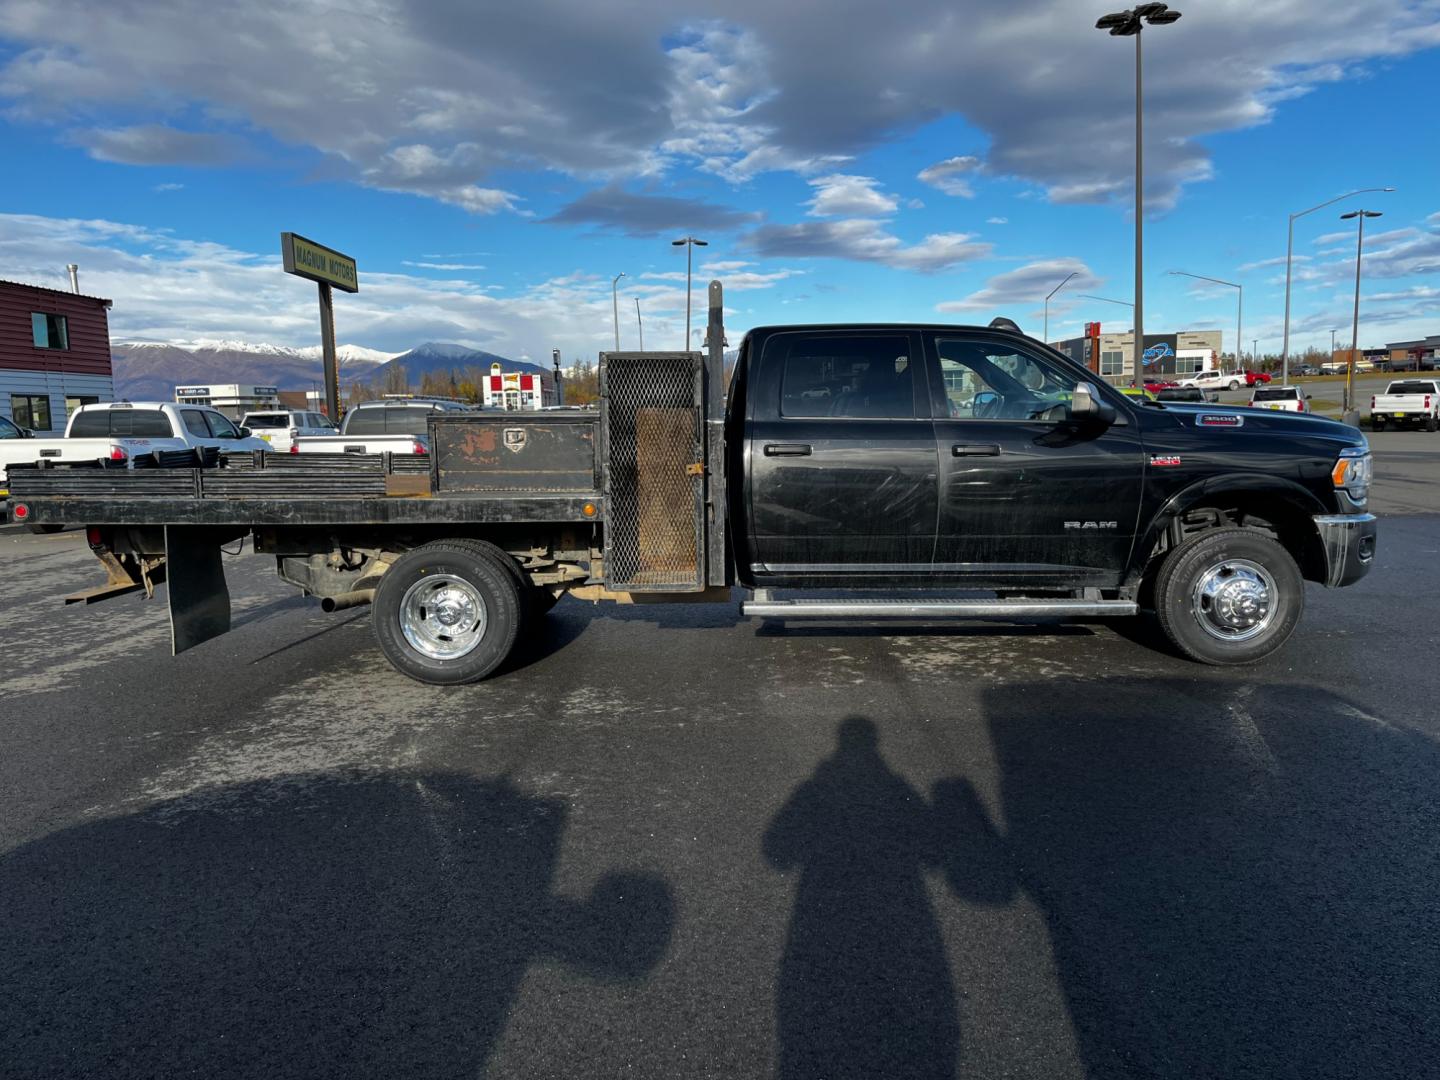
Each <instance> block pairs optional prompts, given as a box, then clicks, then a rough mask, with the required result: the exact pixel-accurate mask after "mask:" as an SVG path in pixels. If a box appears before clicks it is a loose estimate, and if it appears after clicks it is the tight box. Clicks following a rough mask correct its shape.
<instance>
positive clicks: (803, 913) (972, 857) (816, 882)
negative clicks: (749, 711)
mask: <svg viewBox="0 0 1440 1080" xmlns="http://www.w3.org/2000/svg"><path fill="white" fill-rule="evenodd" d="M763 850H764V854H765V858H766V859H767V860H768V861H769V863H770V865H771V866H773V867H775V868H776V869H779V870H784V871H790V870H795V869H798V870H799V872H800V878H799V882H798V884H797V886H796V892H795V903H794V911H793V914H792V916H791V920H790V928H789V933H788V935H787V939H786V944H785V953H784V957H783V959H782V961H781V967H780V975H779V980H778V985H777V991H776V1021H777V1044H778V1046H777V1061H778V1072H777V1074H778V1075H779V1076H780V1077H781V1078H783V1080H794V1078H799V1077H815V1078H821V1077H825V1078H837V1077H850V1076H854V1077H886V1078H898V1077H937V1078H938V1077H947V1078H948V1077H953V1076H954V1075H955V1070H956V1066H957V1062H958V1060H959V1050H960V1028H959V1020H958V1012H957V1003H956V993H955V986H954V983H953V980H952V978H951V974H950V965H949V963H948V961H947V959H946V956H945V949H944V943H943V941H942V939H941V936H940V929H939V925H938V923H937V921H936V918H935V913H934V911H933V910H932V908H931V905H930V900H929V896H928V894H927V891H926V884H925V875H926V872H927V871H934V870H939V869H942V868H943V869H944V871H945V877H946V880H947V881H948V882H949V883H950V887H951V888H952V890H954V891H955V892H956V894H957V895H959V896H962V897H965V898H966V899H969V900H972V901H975V902H979V903H1004V902H1006V901H1008V900H1009V898H1010V896H1011V894H1012V892H1013V883H1012V880H1011V877H1010V875H1009V872H1008V870H1007V868H1006V867H1005V865H1004V863H1003V859H1001V858H1000V850H999V845H998V841H997V840H996V839H995V835H994V831H993V829H991V828H990V826H989V823H988V820H987V819H986V818H985V815H984V813H983V811H982V810H981V808H980V805H979V802H978V800H977V799H976V798H975V796H974V793H973V792H972V791H971V789H970V788H969V786H968V785H967V784H965V783H964V782H963V781H959V780H954V781H945V782H943V783H942V784H940V785H937V789H936V791H935V794H934V798H933V800H932V801H928V802H927V800H926V799H925V798H924V797H923V796H922V795H920V793H918V792H917V791H915V790H914V789H913V788H912V787H911V786H910V785H909V784H907V783H906V782H905V781H904V780H903V779H902V778H901V777H900V776H898V775H896V774H895V773H894V772H892V771H891V770H890V768H889V767H888V766H887V765H886V764H885V761H884V759H883V758H882V757H881V755H880V752H879V747H878V742H877V734H876V728H875V725H874V724H873V723H872V722H871V721H870V720H867V719H864V718H862V717H849V718H847V719H846V720H844V721H843V722H842V723H841V724H840V728H839V733H838V740H837V745H836V749H835V752H834V754H833V755H832V756H831V757H829V758H827V759H826V760H824V761H822V762H821V763H820V765H819V766H818V767H817V768H816V770H815V773H814V775H813V776H811V777H810V778H809V779H808V780H806V781H805V782H804V783H802V784H801V785H800V787H799V788H797V789H796V791H795V792H794V793H793V794H792V795H791V796H790V798H789V800H788V801H787V802H786V803H785V805H784V807H783V808H782V809H781V810H780V811H779V813H778V814H777V815H776V816H775V819H774V820H773V821H772V822H771V823H770V825H769V828H768V829H767V830H766V833H765V837H764V841H763Z"/></svg>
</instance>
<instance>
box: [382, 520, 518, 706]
mask: <svg viewBox="0 0 1440 1080" xmlns="http://www.w3.org/2000/svg"><path fill="white" fill-rule="evenodd" d="M524 612H525V606H524V597H523V595H522V594H521V591H520V588H519V586H518V585H517V584H516V578H515V575H514V574H512V573H511V572H510V571H509V570H507V568H506V567H505V566H504V565H503V564H502V563H501V562H500V561H499V560H497V559H495V558H493V557H491V556H490V555H489V554H488V552H486V551H484V550H483V549H481V548H480V545H478V544H475V543H473V542H467V541H463V540H439V541H436V542H435V543H431V544H425V545H424V546H423V547H418V548H415V549H414V550H412V551H407V552H406V553H405V554H404V555H402V556H400V558H398V559H397V560H395V564H394V565H393V566H392V567H391V568H390V569H389V570H388V571H387V572H386V573H385V576H384V577H382V578H381V579H380V585H379V587H378V588H377V589H376V591H375V601H374V612H373V615H374V623H373V625H374V628H375V639H376V641H377V642H378V643H379V645H380V650H381V651H382V652H383V653H384V654H385V658H386V659H387V660H389V661H390V663H391V664H393V665H394V666H395V667H396V669H398V670H399V671H401V672H402V673H404V674H405V675H408V676H410V678H412V679H416V680H418V681H419V682H423V683H430V684H432V685H435V686H458V685H461V684H464V683H472V682H478V681H479V680H481V679H483V678H485V677H486V676H487V675H489V674H491V673H492V672H493V671H494V670H495V669H496V668H498V667H499V666H500V665H501V664H503V663H504V662H505V659H506V658H507V657H508V656H509V655H510V651H511V649H513V648H514V647H515V641H516V638H517V637H518V636H519V633H520V626H521V623H522V622H523V621H524Z"/></svg>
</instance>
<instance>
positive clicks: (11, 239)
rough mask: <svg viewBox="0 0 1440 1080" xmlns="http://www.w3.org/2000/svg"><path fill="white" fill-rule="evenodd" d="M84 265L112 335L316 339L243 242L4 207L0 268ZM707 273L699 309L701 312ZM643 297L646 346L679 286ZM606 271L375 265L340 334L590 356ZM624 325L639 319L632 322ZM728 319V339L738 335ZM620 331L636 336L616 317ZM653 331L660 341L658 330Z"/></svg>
mask: <svg viewBox="0 0 1440 1080" xmlns="http://www.w3.org/2000/svg"><path fill="white" fill-rule="evenodd" d="M66 262H76V263H79V264H80V272H81V275H82V278H81V280H82V282H83V284H84V287H85V291H86V292H87V293H89V294H91V295H97V296H104V297H108V298H110V299H111V300H113V301H114V307H113V308H112V310H111V312H110V331H111V337H112V340H114V341H134V340H141V341H195V340H197V339H226V340H245V341H251V342H267V343H274V344H279V345H289V346H295V347H300V346H306V345H312V344H314V343H315V342H316V340H317V338H318V335H319V327H318V325H317V322H316V315H315V289H314V287H313V286H312V285H310V284H309V283H308V282H305V281H302V280H300V279H299V278H296V277H293V276H291V275H288V274H286V273H284V272H283V270H282V269H281V267H280V259H279V255H278V254H276V253H269V252H267V253H264V254H257V253H254V252H248V251H241V250H238V249H235V248H231V247H228V246H226V245H223V244H216V243H213V242H210V241H205V240H193V239H189V238H185V237H179V236H175V235H173V234H172V233H169V232H166V231H163V230H156V229H149V228H145V227H143V226H137V225H131V224H126V223H121V222H111V221H104V220H82V219H64V218H49V217H41V216H37V215H24V214H0V265H3V266H5V267H6V274H7V276H9V277H12V278H14V279H16V280H20V281H28V282H31V283H33V284H37V285H48V286H51V287H55V288H68V287H69V282H68V279H66V278H65V271H64V264H65V263H66ZM799 273H801V271H798V270H792V269H786V268H780V269H775V270H765V269H749V270H741V271H739V272H736V273H728V274H722V275H721V277H722V280H723V281H724V283H725V287H726V289H727V291H753V290H764V289H768V288H771V287H773V286H775V285H776V284H778V283H779V282H781V281H784V280H786V279H788V278H791V277H793V276H795V275H797V274H799ZM705 287H706V282H705V280H704V279H703V278H700V279H697V280H696V281H695V288H694V295H693V298H692V301H693V306H694V310H697V311H700V312H701V313H702V319H703V312H704V310H705ZM623 291H624V293H625V295H626V296H627V297H628V296H631V295H639V296H641V297H643V300H644V317H645V334H646V342H647V344H648V343H651V342H652V340H653V341H654V342H657V343H658V342H664V341H667V340H671V339H673V343H674V344H675V345H678V344H679V339H680V338H682V337H683V336H684V321H685V289H684V286H683V283H682V284H681V285H680V286H679V287H676V286H674V285H672V284H669V283H656V284H654V285H644V284H637V285H636V286H634V287H631V288H627V289H624V290H623ZM610 319H611V302H610V279H609V277H606V276H600V275H591V274H578V273H577V274H570V275H565V276H561V277H555V278H550V279H547V280H543V281H539V282H533V283H530V284H525V285H522V286H520V287H518V288H516V289H512V290H498V289H496V287H495V286H494V285H487V284H476V283H472V282H469V281H465V280H463V279H456V278H443V279H440V278H434V277H429V276H425V277H421V276H416V275H411V274H405V273H391V272H384V271H373V270H372V271H367V270H365V269H364V268H363V265H362V271H361V277H360V291H359V292H358V293H355V294H353V295H350V294H347V295H343V296H339V297H337V298H336V301H335V320H336V324H337V330H338V332H339V334H340V336H341V337H342V339H343V340H346V341H351V342H356V343H358V344H361V345H365V346H368V347H371V348H379V349H384V350H388V351H399V350H402V349H406V348H410V347H413V346H414V345H416V344H418V343H420V342H423V341H456V342H460V343H464V344H470V345H473V346H476V347H481V348H486V349H489V350H491V351H494V352H497V353H500V354H501V355H506V356H516V357H518V356H520V355H522V354H523V353H530V354H532V355H536V356H548V355H549V353H550V349H551V348H552V347H559V348H560V349H561V350H562V352H563V353H564V355H565V356H567V357H571V356H585V357H591V358H593V357H594V355H595V353H596V351H597V350H598V349H600V348H603V347H607V343H608V342H610V341H611V340H612V339H611V336H610V335H611V330H610ZM628 325H633V323H632V324H628ZM743 329H744V328H743V327H740V326H736V327H732V337H733V338H734V340H738V337H735V335H737V334H739V333H741V332H743ZM621 333H622V335H623V334H626V333H628V329H627V323H626V322H625V321H624V320H622V323H621ZM652 334H653V335H654V337H653V339H652V337H651V335H652Z"/></svg>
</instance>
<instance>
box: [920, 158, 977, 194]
mask: <svg viewBox="0 0 1440 1080" xmlns="http://www.w3.org/2000/svg"><path fill="white" fill-rule="evenodd" d="M981 166H982V162H981V161H980V159H979V158H977V157H971V156H969V155H966V156H964V157H952V158H946V159H945V160H944V161H937V162H936V163H935V164H934V165H931V166H929V167H928V168H924V169H921V170H920V172H919V173H918V174H917V175H916V179H917V180H920V181H922V182H924V183H926V184H929V185H930V186H931V187H933V188H936V189H937V190H939V191H943V192H944V193H945V194H946V195H957V196H959V197H960V198H962V199H969V198H972V197H973V196H974V195H975V190H974V189H973V188H972V187H971V186H970V182H969V181H968V180H966V179H964V178H965V177H967V176H971V175H973V174H975V173H976V172H978V171H979V170H980V168H981Z"/></svg>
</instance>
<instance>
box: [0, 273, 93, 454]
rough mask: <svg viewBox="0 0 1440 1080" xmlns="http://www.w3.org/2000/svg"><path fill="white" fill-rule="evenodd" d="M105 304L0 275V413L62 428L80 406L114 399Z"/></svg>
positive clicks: (46, 429) (45, 429)
mask: <svg viewBox="0 0 1440 1080" xmlns="http://www.w3.org/2000/svg"><path fill="white" fill-rule="evenodd" d="M71 280H72V281H74V280H75V277H74V276H73V274H72V277H71ZM109 309H110V301H109V300H105V299H102V298H101V297H98V296H82V295H81V294H80V293H79V291H78V289H77V290H76V291H73V292H65V291H63V290H61V289H46V288H43V287H41V286H39V285H24V284H21V283H19V282H14V281H0V415H3V416H6V417H9V418H10V419H11V420H13V421H14V422H15V423H16V424H19V425H20V426H21V427H24V428H30V429H32V430H34V431H36V432H39V433H42V434H49V433H54V434H62V433H63V432H64V430H65V421H66V418H67V417H68V416H69V415H70V413H72V412H74V411H75V409H77V408H78V407H79V406H81V405H91V404H94V403H96V402H100V401H113V400H114V399H115V381H114V376H113V373H112V371H111V367H110V320H109V314H108V313H109Z"/></svg>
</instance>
